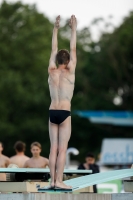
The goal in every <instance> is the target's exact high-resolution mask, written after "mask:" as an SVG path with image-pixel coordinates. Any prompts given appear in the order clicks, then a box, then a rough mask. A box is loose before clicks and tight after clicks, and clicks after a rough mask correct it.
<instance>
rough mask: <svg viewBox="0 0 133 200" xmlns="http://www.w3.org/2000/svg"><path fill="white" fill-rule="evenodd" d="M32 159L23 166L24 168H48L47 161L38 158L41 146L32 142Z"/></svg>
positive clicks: (43, 158)
mask: <svg viewBox="0 0 133 200" xmlns="http://www.w3.org/2000/svg"><path fill="white" fill-rule="evenodd" d="M31 153H32V157H31V158H30V159H29V160H27V161H26V162H25V164H24V166H23V167H24V168H46V167H47V166H49V160H48V159H47V158H45V157H42V156H40V153H41V144H40V143H39V142H33V143H32V144H31Z"/></svg>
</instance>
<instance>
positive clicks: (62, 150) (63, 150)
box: [58, 147, 67, 154]
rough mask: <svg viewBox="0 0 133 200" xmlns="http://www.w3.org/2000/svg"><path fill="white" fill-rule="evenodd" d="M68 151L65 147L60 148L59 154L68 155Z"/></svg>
mask: <svg viewBox="0 0 133 200" xmlns="http://www.w3.org/2000/svg"><path fill="white" fill-rule="evenodd" d="M66 151H67V149H66V148H65V147H59V149H58V152H59V153H64V154H66Z"/></svg>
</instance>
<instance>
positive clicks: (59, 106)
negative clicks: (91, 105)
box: [48, 68, 75, 110]
mask: <svg viewBox="0 0 133 200" xmlns="http://www.w3.org/2000/svg"><path fill="white" fill-rule="evenodd" d="M74 82H75V73H70V70H69V69H67V68H65V69H64V68H63V69H62V68H57V69H53V70H50V72H49V78H48V83H49V90H50V96H51V105H50V108H49V109H56V110H70V109H71V99H72V96H73V91H74Z"/></svg>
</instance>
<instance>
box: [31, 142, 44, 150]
mask: <svg viewBox="0 0 133 200" xmlns="http://www.w3.org/2000/svg"><path fill="white" fill-rule="evenodd" d="M33 146H37V147H39V148H40V149H41V148H42V146H41V144H40V143H39V142H33V143H32V144H31V148H32V147H33Z"/></svg>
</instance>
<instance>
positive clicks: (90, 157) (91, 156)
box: [85, 153, 95, 165]
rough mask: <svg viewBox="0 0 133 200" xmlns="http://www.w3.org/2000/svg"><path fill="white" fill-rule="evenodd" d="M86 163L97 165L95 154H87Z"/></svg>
mask: <svg viewBox="0 0 133 200" xmlns="http://www.w3.org/2000/svg"><path fill="white" fill-rule="evenodd" d="M85 161H86V163H87V164H88V165H90V164H94V163H95V156H94V154H93V153H87V155H86V157H85Z"/></svg>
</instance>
